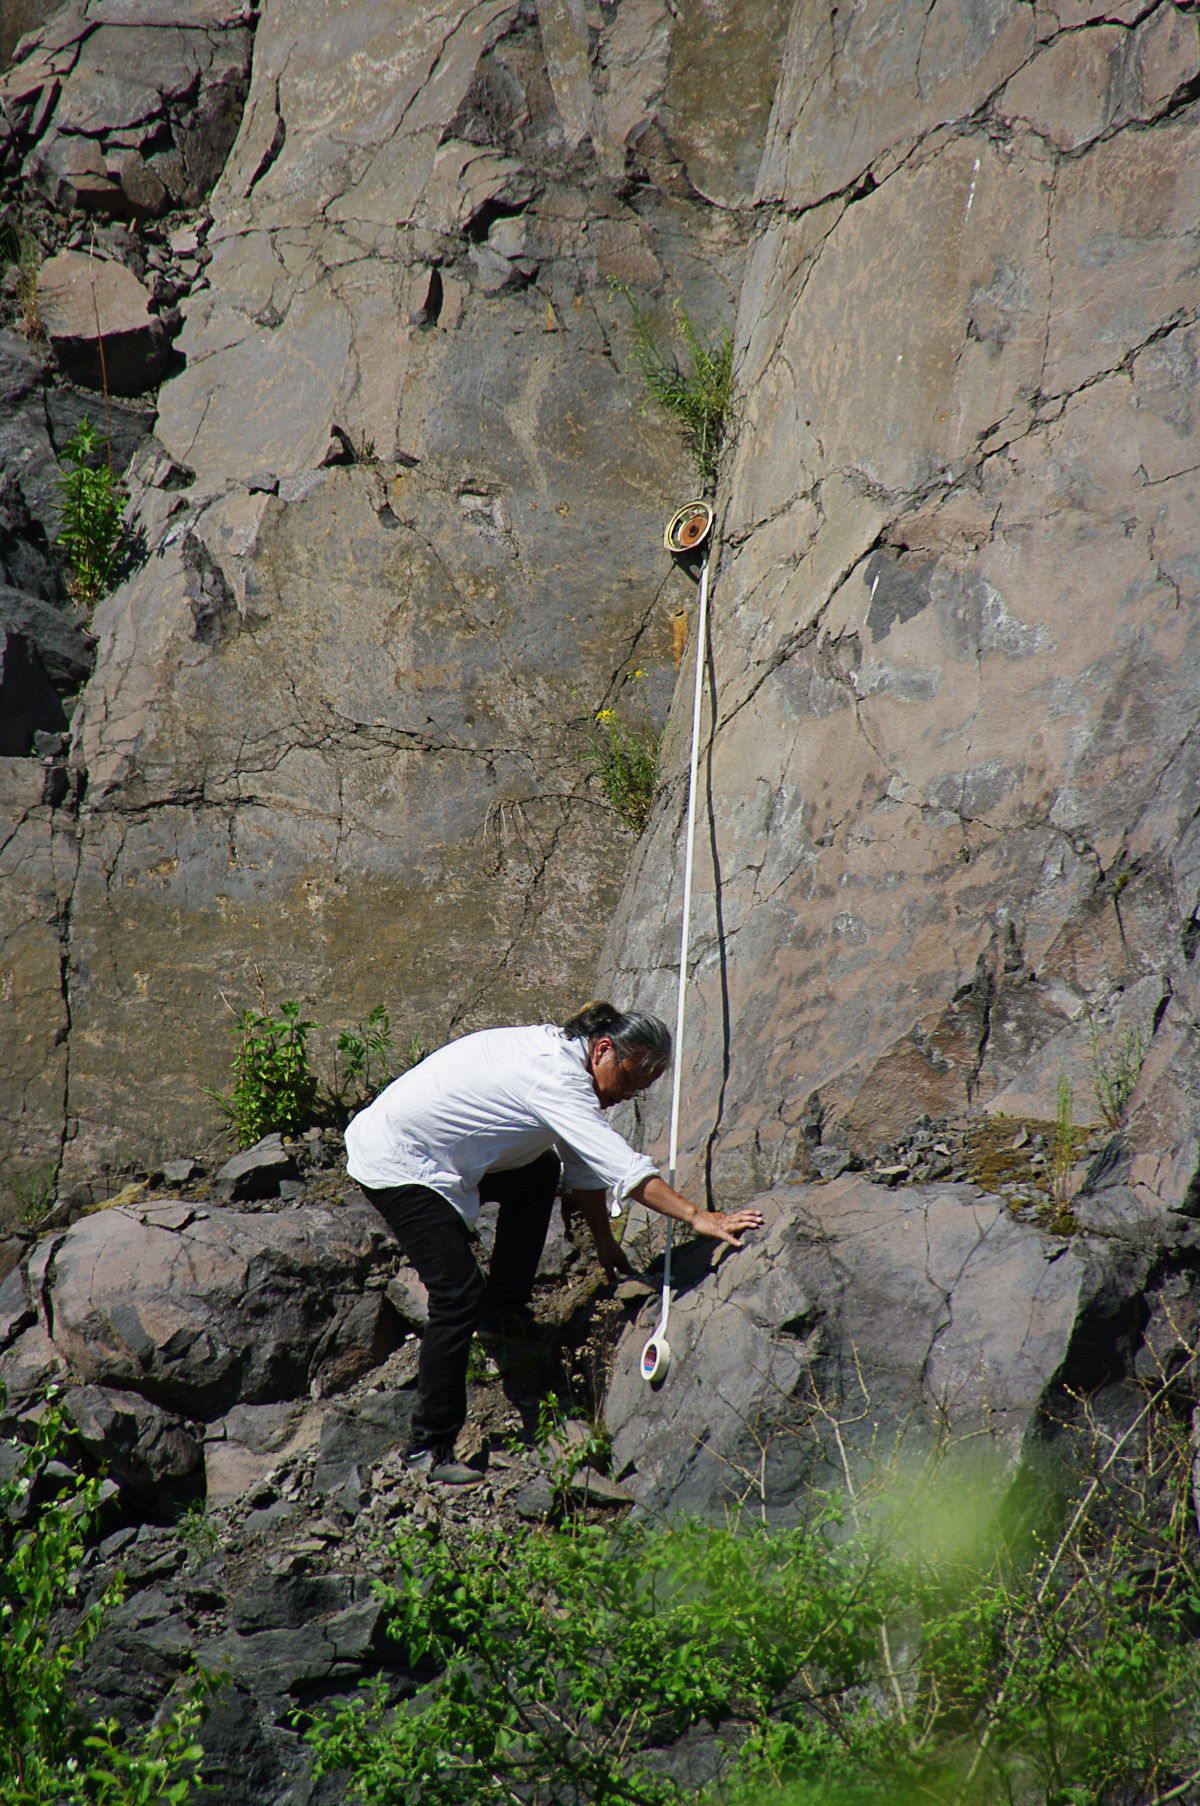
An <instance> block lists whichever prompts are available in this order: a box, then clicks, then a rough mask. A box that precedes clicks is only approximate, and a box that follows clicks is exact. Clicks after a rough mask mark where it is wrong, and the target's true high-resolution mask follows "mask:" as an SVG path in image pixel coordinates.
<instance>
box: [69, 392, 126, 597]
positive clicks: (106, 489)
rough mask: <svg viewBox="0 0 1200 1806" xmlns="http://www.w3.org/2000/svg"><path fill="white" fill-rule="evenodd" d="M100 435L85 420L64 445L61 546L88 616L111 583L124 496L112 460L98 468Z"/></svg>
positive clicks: (74, 587)
mask: <svg viewBox="0 0 1200 1806" xmlns="http://www.w3.org/2000/svg"><path fill="white" fill-rule="evenodd" d="M99 444H100V438H99V434H98V433H97V431H96V429H95V427H94V426H93V425H92V423H91V421H90V420H89V419H88V418H87V417H86V416H85V417H84V419H83V420H82V421H81V422H80V423H79V425H78V427H77V428H76V429H75V431H74V432H73V433H72V435H71V437H70V438H69V439H68V440H67V443H66V444H65V445H64V447H63V455H62V460H61V462H62V476H61V477H60V478H59V480H58V488H59V493H60V494H61V496H62V516H63V518H62V531H61V533H60V534H59V536H58V540H57V544H58V545H60V546H62V548H63V549H64V551H65V552H66V554H67V557H68V558H69V559H70V561H71V566H72V569H73V571H74V573H75V574H74V578H73V580H72V587H73V589H74V592H75V599H76V600H77V601H79V602H82V604H83V605H84V607H85V608H86V609H87V611H88V613H89V614H90V613H91V611H92V609H93V608H94V607H95V606H96V604H97V602H98V601H99V600H100V598H101V596H103V595H104V593H105V591H106V590H107V589H108V587H109V585H110V584H111V583H112V580H113V574H114V572H115V571H116V568H117V559H118V556H119V554H120V549H121V539H122V536H123V531H124V528H123V523H122V513H123V510H124V506H125V497H124V494H123V492H122V490H121V486H120V484H119V483H118V482H117V481H116V480H115V478H114V477H113V473H112V466H111V460H106V461H105V462H104V463H101V464H99V465H97V464H96V458H97V455H98V449H99Z"/></svg>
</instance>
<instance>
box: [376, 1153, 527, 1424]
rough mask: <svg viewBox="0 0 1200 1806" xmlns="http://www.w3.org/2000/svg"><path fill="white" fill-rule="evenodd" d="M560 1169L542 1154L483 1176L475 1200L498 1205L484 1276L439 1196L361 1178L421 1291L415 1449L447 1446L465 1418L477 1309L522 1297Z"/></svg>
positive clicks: (506, 1307) (508, 1306)
mask: <svg viewBox="0 0 1200 1806" xmlns="http://www.w3.org/2000/svg"><path fill="white" fill-rule="evenodd" d="M560 1171H561V1167H560V1164H559V1159H558V1155H557V1154H554V1153H545V1154H542V1155H540V1156H539V1158H538V1159H537V1160H534V1161H532V1162H531V1164H530V1165H529V1166H519V1167H514V1168H513V1169H512V1171H510V1172H504V1173H487V1174H485V1175H484V1179H483V1183H482V1185H481V1186H480V1187H479V1196H480V1198H481V1199H482V1201H483V1202H484V1203H485V1204H491V1203H498V1204H499V1206H500V1215H499V1219H498V1221H497V1223H496V1241H495V1245H494V1247H493V1249H492V1258H491V1262H490V1265H489V1269H488V1277H487V1279H486V1281H485V1280H484V1277H483V1274H482V1273H481V1272H480V1270H479V1263H478V1262H477V1261H476V1259H475V1256H474V1254H473V1253H472V1251H471V1232H470V1230H469V1229H468V1228H467V1225H466V1224H465V1223H464V1222H463V1220H462V1218H461V1217H460V1216H459V1214H458V1212H457V1210H455V1208H454V1206H453V1205H452V1204H448V1203H447V1202H446V1199H445V1198H443V1197H440V1196H439V1195H438V1193H437V1192H435V1191H430V1189H429V1187H428V1186H427V1185H391V1186H388V1187H387V1188H386V1189H380V1190H378V1191H376V1190H373V1189H372V1188H371V1187H369V1186H366V1185H364V1186H363V1188H362V1189H363V1191H364V1192H366V1195H367V1197H368V1198H369V1199H370V1200H371V1202H372V1204H373V1205H374V1206H375V1208H376V1210H377V1211H378V1212H379V1214H380V1216H381V1217H382V1218H383V1220H384V1222H385V1223H386V1224H387V1226H388V1228H389V1229H390V1230H391V1232H392V1234H393V1235H394V1236H395V1238H396V1240H397V1241H398V1242H399V1244H400V1246H401V1248H402V1249H403V1250H404V1255H405V1258H406V1259H407V1260H409V1261H410V1262H411V1263H412V1265H413V1266H414V1267H415V1268H416V1270H417V1273H418V1275H419V1276H420V1279H421V1282H422V1284H423V1285H424V1286H425V1287H426V1289H427V1290H428V1293H429V1325H428V1327H427V1329H426V1331H425V1334H424V1336H423V1338H422V1340H421V1362H420V1366H419V1367H418V1369H417V1408H416V1411H415V1413H414V1415H413V1426H412V1446H413V1448H431V1447H439V1448H440V1447H442V1446H450V1447H452V1446H453V1443H454V1439H455V1437H456V1436H457V1435H458V1432H459V1431H460V1430H461V1429H462V1427H463V1424H464V1422H465V1421H466V1416H467V1360H468V1357H469V1355H470V1352H471V1337H472V1336H473V1335H474V1333H475V1327H476V1325H477V1324H478V1322H479V1321H480V1319H481V1318H482V1317H484V1316H485V1315H486V1316H496V1315H499V1314H501V1313H503V1312H505V1311H512V1310H519V1309H520V1308H521V1307H522V1305H526V1304H528V1303H529V1300H530V1298H531V1296H532V1295H533V1281H534V1276H535V1275H536V1273H537V1269H538V1262H539V1260H540V1259H541V1258H542V1247H543V1245H544V1243H545V1240H546V1231H547V1229H548V1228H549V1226H550V1213H551V1211H552V1210H553V1208H554V1194H555V1192H556V1191H557V1189H558V1176H559V1173H560Z"/></svg>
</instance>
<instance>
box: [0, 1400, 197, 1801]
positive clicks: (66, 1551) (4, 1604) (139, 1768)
mask: <svg viewBox="0 0 1200 1806" xmlns="http://www.w3.org/2000/svg"><path fill="white" fill-rule="evenodd" d="M62 1435H63V1425H62V1420H61V1418H60V1416H59V1414H58V1412H57V1411H56V1410H54V1409H53V1408H51V1409H49V1410H48V1411H47V1412H46V1413H45V1415H44V1416H43V1418H42V1421H41V1424H40V1426H39V1428H38V1433H37V1438H36V1440H35V1442H34V1443H33V1444H32V1446H31V1447H30V1448H29V1449H28V1450H27V1451H26V1452H25V1455H24V1457H23V1459H22V1462H21V1465H20V1467H19V1469H18V1471H17V1473H16V1475H15V1477H14V1478H13V1479H11V1480H9V1481H6V1482H5V1483H4V1484H3V1485H0V1556H2V1560H0V1798H2V1799H3V1800H4V1802H5V1806H90V1803H98V1806H183V1803H184V1802H185V1801H186V1800H187V1799H188V1798H189V1797H190V1795H191V1793H192V1788H193V1784H194V1782H195V1780H196V1779H197V1776H196V1764H197V1763H198V1761H199V1760H200V1757H201V1754H202V1751H201V1749H200V1747H199V1745H198V1744H197V1743H196V1742H195V1738H194V1732H195V1729H196V1726H197V1724H198V1723H199V1721H200V1718H201V1716H202V1715H203V1706H202V1703H201V1695H202V1692H203V1691H204V1686H205V1684H204V1683H203V1682H200V1683H199V1684H198V1686H197V1688H194V1689H193V1691H192V1692H191V1694H190V1695H189V1696H188V1698H187V1699H185V1700H184V1702H183V1703H182V1704H181V1705H180V1706H179V1707H178V1708H177V1710H176V1711H175V1712H174V1713H172V1714H171V1715H170V1716H169V1717H168V1718H167V1719H166V1720H165V1721H164V1722H163V1723H161V1724H160V1725H158V1726H156V1727H155V1728H153V1729H151V1730H150V1731H148V1732H147V1733H146V1734H145V1736H144V1737H143V1738H141V1739H140V1741H138V1742H137V1743H136V1744H135V1743H130V1742H127V1741H126V1739H125V1737H124V1735H123V1733H122V1731H121V1729H120V1727H119V1726H118V1724H117V1723H116V1721H115V1720H102V1721H96V1720H93V1719H90V1718H89V1717H88V1716H87V1715H86V1714H85V1713H84V1712H83V1711H82V1710H81V1709H80V1708H79V1707H78V1706H77V1705H76V1704H75V1702H74V1700H73V1697H72V1681H73V1678H74V1675H75V1671H76V1669H77V1667H78V1665H79V1663H80V1662H81V1661H82V1659H83V1657H84V1656H85V1655H86V1654H87V1652H88V1650H89V1649H90V1648H91V1646H92V1644H93V1643H94V1642H95V1639H96V1636H97V1633H98V1632H99V1630H100V1626H101V1622H102V1620H103V1617H104V1614H105V1613H106V1612H107V1611H108V1610H110V1609H111V1607H112V1606H114V1605H116V1604H118V1603H119V1602H120V1600H121V1598H122V1595H123V1590H124V1589H123V1586H122V1583H121V1582H120V1580H116V1581H114V1582H112V1583H111V1584H110V1585H109V1586H108V1587H106V1588H105V1590H104V1592H103V1593H102V1594H101V1595H100V1597H99V1598H98V1599H96V1600H95V1601H94V1602H93V1603H92V1604H90V1605H88V1606H86V1607H85V1608H84V1609H83V1610H82V1611H79V1612H78V1614H77V1615H73V1614H74V1612H75V1608H76V1605H77V1601H78V1598H79V1595H80V1593H81V1592H82V1591H83V1590H84V1589H83V1583H82V1581H81V1579H80V1576H79V1564H80V1562H81V1561H82V1559H83V1554H84V1549H85V1545H86V1538H87V1534H88V1532H89V1530H90V1529H91V1527H92V1524H93V1522H94V1519H95V1515H96V1511H97V1507H98V1495H99V1482H98V1481H95V1480H88V1481H71V1482H69V1483H67V1484H66V1485H65V1486H64V1487H63V1488H62V1489H61V1490H60V1492H59V1494H58V1496H57V1497H55V1498H52V1499H47V1500H45V1501H43V1502H41V1503H40V1504H37V1505H35V1507H34V1509H33V1511H32V1512H30V1511H29V1501H30V1498H31V1496H33V1497H34V1498H36V1497H37V1489H38V1488H40V1487H43V1486H44V1485H45V1484H46V1479H45V1473H44V1470H45V1468H46V1464H47V1462H49V1461H50V1460H51V1458H52V1457H53V1456H54V1455H55V1454H56V1453H57V1451H58V1448H59V1446H60V1443H61V1441H62ZM56 1614H59V1619H58V1621H59V1622H60V1623H65V1624H66V1626H67V1628H65V1629H64V1630H63V1631H62V1632H61V1634H59V1635H58V1636H57V1637H56V1636H55V1635H54V1634H52V1623H53V1622H54V1621H55V1615H56Z"/></svg>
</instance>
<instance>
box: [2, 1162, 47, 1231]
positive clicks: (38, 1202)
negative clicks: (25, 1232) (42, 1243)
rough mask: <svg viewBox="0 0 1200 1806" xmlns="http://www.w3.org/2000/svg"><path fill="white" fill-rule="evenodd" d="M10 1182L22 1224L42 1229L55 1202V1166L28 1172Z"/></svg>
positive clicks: (25, 1226) (28, 1227)
mask: <svg viewBox="0 0 1200 1806" xmlns="http://www.w3.org/2000/svg"><path fill="white" fill-rule="evenodd" d="M9 1183H10V1184H11V1186H12V1189H13V1191H14V1192H15V1194H16V1199H17V1205H18V1207H19V1209H20V1212H21V1223H22V1226H23V1227H24V1228H26V1229H40V1228H41V1227H42V1224H43V1223H44V1222H45V1221H46V1219H47V1218H48V1217H49V1215H50V1211H51V1208H52V1206H53V1204H54V1192H55V1183H54V1169H53V1167H47V1168H45V1170H44V1171H41V1172H34V1173H26V1174H25V1175H24V1176H23V1177H22V1178H19V1179H12V1180H10V1181H9Z"/></svg>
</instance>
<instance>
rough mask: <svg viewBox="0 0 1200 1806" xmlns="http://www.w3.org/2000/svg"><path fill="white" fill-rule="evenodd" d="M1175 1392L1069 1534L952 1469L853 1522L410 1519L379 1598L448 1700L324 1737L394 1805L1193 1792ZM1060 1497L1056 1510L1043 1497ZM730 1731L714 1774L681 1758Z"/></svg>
mask: <svg viewBox="0 0 1200 1806" xmlns="http://www.w3.org/2000/svg"><path fill="white" fill-rule="evenodd" d="M1174 1385H1175V1379H1174V1377H1173V1378H1172V1380H1171V1381H1170V1382H1169V1383H1168V1382H1166V1381H1164V1384H1163V1385H1162V1386H1161V1387H1160V1388H1159V1390H1158V1391H1157V1392H1156V1393H1155V1394H1154V1395H1153V1396H1152V1397H1151V1398H1150V1399H1149V1401H1148V1402H1147V1404H1146V1407H1145V1409H1144V1410H1143V1411H1142V1412H1141V1413H1140V1414H1138V1415H1137V1416H1136V1417H1135V1419H1134V1420H1133V1422H1132V1423H1130V1425H1129V1427H1128V1428H1127V1429H1126V1430H1125V1431H1124V1432H1123V1433H1122V1434H1121V1435H1120V1437H1118V1438H1117V1439H1116V1440H1115V1441H1114V1440H1113V1439H1112V1437H1111V1435H1108V1436H1105V1435H1102V1434H1101V1433H1100V1432H1099V1431H1096V1432H1095V1433H1094V1435H1093V1436H1092V1437H1091V1438H1090V1439H1086V1440H1087V1447H1086V1449H1085V1453H1086V1455H1087V1458H1088V1460H1090V1461H1092V1462H1093V1463H1094V1465H1093V1468H1092V1472H1091V1477H1090V1479H1089V1480H1088V1483H1087V1485H1086V1487H1085V1489H1084V1490H1083V1491H1082V1493H1081V1494H1080V1495H1078V1503H1077V1504H1076V1506H1075V1509H1074V1511H1073V1512H1072V1513H1071V1515H1070V1517H1069V1519H1068V1520H1067V1521H1066V1523H1065V1527H1062V1526H1061V1525H1060V1528H1059V1530H1058V1531H1057V1532H1056V1533H1055V1534H1054V1535H1047V1534H1046V1532H1045V1530H1044V1529H1043V1530H1042V1532H1041V1533H1040V1534H1039V1533H1036V1532H1035V1531H1033V1530H1032V1529H1030V1528H1028V1527H1026V1528H1025V1529H1024V1530H1022V1531H1021V1532H1020V1533H1019V1534H1017V1533H1016V1532H1008V1533H1006V1532H1005V1530H1004V1527H1003V1525H1004V1517H1003V1515H1002V1514H1001V1513H1000V1512H999V1511H998V1509H997V1505H998V1498H999V1496H1000V1495H1001V1494H1002V1493H1003V1491H1004V1489H1005V1486H1006V1481H1005V1480H1004V1478H1003V1476H1002V1475H1001V1474H999V1473H996V1474H984V1475H983V1476H982V1479H981V1481H980V1483H979V1486H978V1496H976V1495H975V1494H974V1493H973V1492H972V1490H971V1488H970V1486H968V1485H967V1484H966V1483H965V1482H964V1481H963V1480H962V1478H961V1477H960V1476H959V1477H951V1476H948V1475H947V1476H945V1477H944V1481H943V1484H942V1486H941V1488H940V1490H939V1489H938V1487H937V1484H936V1481H935V1483H934V1485H933V1486H930V1484H929V1483H928V1481H927V1480H922V1481H920V1482H918V1483H916V1484H914V1485H913V1486H911V1487H909V1488H906V1489H904V1490H903V1491H901V1490H900V1488H899V1486H898V1483H896V1484H894V1486H893V1491H892V1493H891V1494H890V1495H888V1494H886V1493H883V1494H880V1495H879V1496H878V1497H876V1498H875V1499H874V1500H870V1499H868V1500H866V1501H864V1500H863V1499H862V1498H861V1497H859V1498H856V1499H855V1500H854V1502H853V1504H852V1510H851V1519H852V1522H850V1523H845V1522H842V1521H841V1520H840V1519H839V1518H838V1517H837V1516H836V1515H835V1514H834V1513H832V1512H830V1511H825V1512H823V1513H821V1514H819V1515H816V1516H815V1517H814V1519H813V1521H812V1522H811V1523H810V1524H809V1525H808V1526H807V1527H805V1528H801V1529H795V1530H789V1531H786V1532H780V1533H770V1532H768V1531H767V1530H765V1529H763V1528H761V1527H751V1526H748V1525H747V1526H745V1527H744V1528H738V1527H737V1526H733V1527H730V1526H720V1527H716V1526H712V1525H702V1524H697V1523H695V1522H689V1521H687V1520H684V1519H676V1520H673V1521H671V1522H657V1523H650V1522H645V1521H643V1522H641V1523H627V1524H625V1525H623V1526H622V1527H621V1528H619V1529H618V1530H616V1531H615V1532H608V1531H604V1530H601V1529H598V1528H596V1527H588V1526H580V1525H575V1526H568V1527H566V1528H565V1529H562V1530H557V1531H549V1530H542V1531H539V1532H535V1533H528V1534H526V1535H525V1536H524V1537H523V1538H520V1539H512V1540H510V1539H511V1532H509V1531H508V1530H506V1529H504V1528H501V1527H499V1526H495V1527H489V1528H488V1529H486V1530H481V1531H478V1532H475V1533H473V1534H470V1535H466V1536H463V1537H461V1538H460V1537H459V1533H458V1531H457V1529H453V1527H452V1529H453V1535H454V1537H455V1538H456V1539H457V1540H453V1541H452V1540H450V1538H449V1537H447V1539H446V1540H441V1538H440V1534H439V1531H438V1529H437V1528H436V1526H435V1527H430V1528H428V1529H425V1530H416V1529H408V1530H405V1531H404V1532H403V1533H402V1535H401V1537H400V1539H399V1541H398V1542H397V1543H396V1544H395V1545H394V1547H393V1549H392V1551H391V1558H392V1560H393V1561H394V1564H395V1572H394V1576H393V1578H392V1579H391V1580H390V1581H389V1582H388V1584H386V1585H383V1586H381V1587H380V1588H379V1593H380V1597H381V1598H382V1600H383V1602H384V1603H385V1605H386V1607H387V1609H388V1613H389V1629H390V1635H391V1636H392V1637H393V1638H394V1639H395V1641H396V1643H397V1645H398V1653H399V1658H400V1661H401V1662H402V1664H403V1665H404V1666H405V1667H407V1668H408V1669H409V1670H415V1671H417V1673H418V1674H419V1675H420V1676H421V1678H422V1680H423V1682H424V1683H425V1684H423V1685H422V1687H421V1690H420V1691H419V1692H418V1693H417V1694H416V1696H415V1697H414V1698H412V1699H409V1700H407V1701H406V1702H404V1703H402V1704H401V1705H400V1706H399V1707H398V1708H396V1709H394V1710H392V1709H390V1708H389V1706H388V1704H387V1701H386V1696H385V1690H384V1689H383V1688H379V1689H377V1690H376V1691H375V1693H374V1695H372V1694H371V1692H370V1690H368V1692H367V1694H366V1695H365V1696H364V1697H361V1698H360V1699H359V1700H358V1701H357V1702H353V1703H349V1704H345V1705H343V1706H341V1707H340V1708H338V1709H337V1710H336V1711H334V1712H333V1714H332V1715H331V1717H330V1718H329V1719H328V1720H326V1721H325V1722H324V1723H320V1724H318V1725H316V1726H315V1727H314V1728H313V1729H312V1731H311V1732H310V1736H311V1739H312V1741H313V1743H314V1744H315V1746H316V1749H317V1752H318V1766H319V1769H320V1771H321V1772H332V1771H335V1770H342V1771H345V1773H346V1776H347V1780H348V1784H349V1787H350V1790H351V1793H352V1797H353V1798H355V1799H358V1800H362V1801H366V1802H368V1803H369V1806H501V1803H502V1802H503V1803H504V1806H510V1803H511V1802H515V1801H521V1802H525V1803H526V1806H568V1802H569V1803H570V1806H577V1803H579V1802H608V1803H621V1806H624V1803H628V1806H683V1802H685V1801H686V1802H688V1806H692V1802H695V1801H697V1800H703V1801H705V1802H711V1806H910V1803H911V1806H916V1802H918V1801H922V1802H925V1803H926V1806H1012V1803H1013V1802H1014V1801H1022V1802H1027V1803H1028V1806H1035V1803H1036V1806H1094V1803H1096V1802H1106V1803H1110V1806H1116V1803H1117V1802H1133V1801H1138V1802H1150V1801H1154V1802H1156V1803H1161V1806H1165V1802H1167V1801H1169V1800H1185V1799H1187V1800H1193V1801H1194V1798H1195V1793H1194V1790H1195V1789H1196V1787H1197V1785H1198V1784H1200V1757H1198V1755H1197V1749H1198V1747H1200V1737H1198V1730H1200V1648H1198V1645H1197V1641H1196V1631H1197V1626H1198V1624H1200V1569H1198V1562H1197V1549H1198V1538H1197V1526H1196V1520H1195V1515H1194V1512H1193V1510H1192V1504H1191V1495H1190V1468H1191V1453H1190V1448H1189V1444H1188V1433H1187V1423H1186V1413H1185V1414H1184V1419H1183V1421H1176V1415H1175V1408H1174V1406H1173V1403H1172V1397H1173V1392H1172V1388H1173V1387H1174ZM1043 1507H1044V1501H1043ZM689 1732H702V1733H703V1732H708V1733H715V1734H716V1748H717V1750H718V1752H719V1753H720V1754H721V1759H722V1762H723V1772H721V1773H720V1775H719V1778H718V1779H716V1780H714V1781H713V1782H712V1783H711V1784H710V1785H708V1786H707V1787H704V1788H701V1787H700V1786H698V1785H693V1784H689V1783H687V1782H686V1781H685V1780H683V1779H678V1778H676V1777H675V1776H674V1775H673V1774H672V1772H671V1766H670V1763H669V1760H664V1759H663V1758H662V1757H661V1755H659V1754H656V1751H662V1750H663V1749H664V1748H665V1747H666V1748H669V1746H670V1744H671V1743H672V1742H673V1741H674V1740H675V1739H677V1738H678V1737H680V1736H683V1735H685V1734H687V1733H689Z"/></svg>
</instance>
